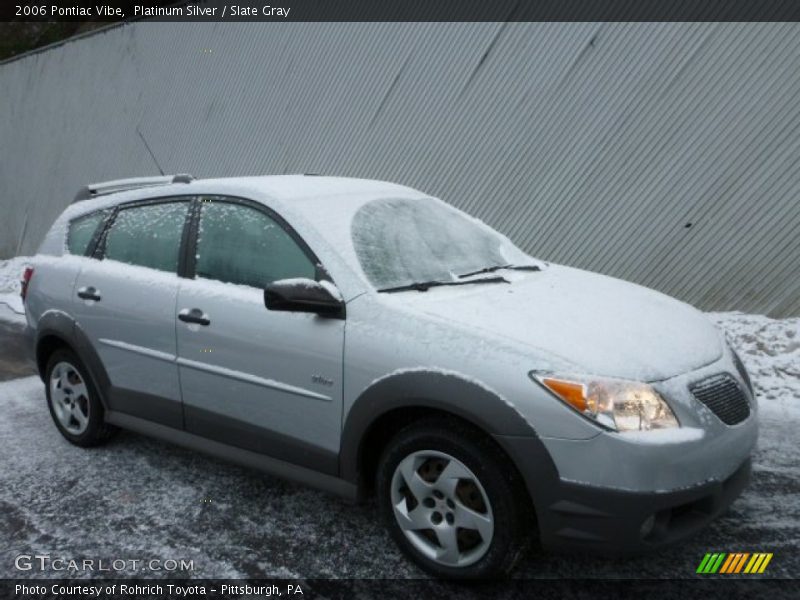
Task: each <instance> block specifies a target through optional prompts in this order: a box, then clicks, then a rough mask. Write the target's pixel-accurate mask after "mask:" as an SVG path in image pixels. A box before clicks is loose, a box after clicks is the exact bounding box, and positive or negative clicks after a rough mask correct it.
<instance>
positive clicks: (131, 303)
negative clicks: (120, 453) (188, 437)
mask: <svg viewBox="0 0 800 600" xmlns="http://www.w3.org/2000/svg"><path fill="white" fill-rule="evenodd" d="M190 204H191V202H190V199H189V198H166V199H159V200H150V201H146V202H141V203H133V204H128V205H122V206H120V207H119V208H118V209H117V210H116V211H115V213H114V215H113V216H112V217H111V219H110V224H109V225H108V227H107V229H106V231H105V233H104V235H103V237H102V238H101V240H100V242H99V246H98V249H97V251H96V257H97V258H99V259H100V260H86V261H85V262H86V264H85V265H84V266H83V268H82V269H81V272H80V274H79V275H78V281H77V282H76V285H75V287H74V288H73V292H74V294H75V296H76V298H75V300H76V303H75V314H76V320H77V322H78V326H79V327H80V328H81V329H82V330H83V332H84V333H85V334H86V335H87V336H88V338H89V340H90V341H91V343H92V346H93V347H94V348H95V350H96V351H97V353H98V355H99V357H100V360H101V362H102V363H103V366H104V367H105V370H106V372H107V374H108V376H109V379H110V383H111V389H110V391H109V397H108V402H109V405H110V406H109V408H110V409H111V410H114V411H120V412H123V413H127V414H130V415H133V416H137V417H142V418H145V419H148V420H151V421H156V422H159V423H162V424H165V425H169V426H171V427H176V428H182V427H183V411H182V406H181V395H180V387H179V384H178V369H177V365H176V364H175V360H176V342H175V312H176V311H175V307H176V300H177V295H178V267H179V262H180V257H181V240H182V237H183V235H184V228H185V227H187V225H188V224H187V217H188V214H189V207H190Z"/></svg>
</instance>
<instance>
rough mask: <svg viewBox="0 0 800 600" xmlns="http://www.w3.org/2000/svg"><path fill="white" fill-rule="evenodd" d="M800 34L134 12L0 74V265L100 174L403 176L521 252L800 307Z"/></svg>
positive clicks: (737, 304) (692, 295)
mask: <svg viewBox="0 0 800 600" xmlns="http://www.w3.org/2000/svg"><path fill="white" fill-rule="evenodd" d="M799 92H800V26H798V25H797V24H714V23H694V24H692V23H652V24H647V23H638V24H636V23H630V24H599V23H586V24H580V23H579V24H557V23H529V24H526V23H519V24H503V23H464V24H457V23H438V24H433V23H430V24H429V23H416V24H415V23H408V24H390V23H360V24H359V23H294V24H291V23H290V24H276V23H259V24H249V23H245V24H232V23H229V24H224V23H219V24H191V25H190V24H169V23H146V22H138V23H134V24H129V25H125V26H122V27H118V28H114V29H110V30H107V31H105V32H101V33H99V34H96V35H92V36H89V37H86V38H84V39H80V40H77V41H74V42H69V43H67V44H65V45H63V46H60V47H56V48H53V49H51V50H47V51H45V52H42V53H38V54H33V55H30V56H26V57H23V58H21V59H19V60H16V61H12V62H8V63H6V64H4V65H0V107H1V108H2V115H3V116H2V120H0V140H2V148H3V150H2V152H3V154H2V160H0V209H1V210H2V213H1V214H2V215H3V217H2V220H0V256H9V255H12V254H15V253H30V252H32V251H34V250H35V248H36V246H37V244H38V243H39V241H40V239H41V238H42V236H43V235H44V233H45V231H46V230H47V228H48V227H49V225H50V223H51V221H52V220H53V219H54V218H55V217H56V215H57V214H58V213H59V212H60V210H61V209H62V208H63V207H64V206H65V205H67V204H68V203H69V201H70V199H71V197H72V195H73V194H74V191H75V190H76V189H77V188H78V187H79V186H80V185H83V184H85V183H87V182H89V181H96V180H103V179H113V178H117V177H126V176H134V175H143V174H153V173H156V169H155V165H154V163H153V161H152V159H151V158H150V155H149V154H148V152H147V150H146V148H145V146H144V143H143V141H142V139H141V137H140V135H139V134H140V133H141V135H142V136H143V137H144V138H145V139H146V140H147V142H148V143H149V145H150V147H151V148H152V150H153V152H154V154H155V155H156V157H157V158H158V160H159V162H160V163H161V165H162V167H163V168H164V170H165V171H166V172H168V173H171V172H172V173H174V172H182V171H188V172H192V173H194V174H195V175H197V176H204V177H205V176H220V175H240V174H265V173H291V172H317V173H326V174H337V175H352V176H361V177H371V178H378V179H386V180H391V181H397V182H400V183H404V184H407V185H411V186H414V187H418V188H421V189H423V190H426V191H429V192H431V193H433V194H435V195H438V196H440V197H442V198H444V199H445V200H448V201H449V202H451V203H453V204H455V205H456V206H459V207H460V208H463V209H465V210H467V211H469V212H471V213H472V214H474V215H476V216H478V217H480V218H482V219H483V220H485V221H487V222H488V223H489V224H491V225H493V226H494V227H496V228H498V229H500V230H501V231H503V232H505V233H507V234H508V235H510V236H511V237H512V238H513V239H514V240H515V241H516V242H517V243H518V244H520V245H521V246H522V247H524V248H525V249H527V250H529V251H530V252H532V253H533V254H535V255H537V256H539V257H542V258H545V259H549V260H553V261H556V262H562V263H567V264H571V265H575V266H579V267H583V268H587V269H591V270H596V271H600V272H603V273H607V274H610V275H614V276H618V277H622V278H625V279H629V280H632V281H636V282H639V283H642V284H644V285H647V286H651V287H654V288H657V289H659V290H662V291H665V292H667V293H669V294H672V295H675V296H677V297H680V298H682V299H685V300H687V301H689V302H692V303H693V304H695V305H697V306H699V307H701V308H704V309H718V310H727V309H739V310H744V311H753V312H763V313H768V314H770V315H773V316H784V315H799V314H800V234H799V232H800V202H799V201H798V193H799V192H800V136H798V132H799V131H800V102H798V98H799V97H800V95H799V94H798V93H799Z"/></svg>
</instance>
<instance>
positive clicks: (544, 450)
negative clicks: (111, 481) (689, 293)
mask: <svg viewBox="0 0 800 600" xmlns="http://www.w3.org/2000/svg"><path fill="white" fill-rule="evenodd" d="M23 297H24V299H25V305H26V313H27V321H28V332H29V334H30V337H31V345H32V349H33V351H34V353H35V358H36V362H37V364H38V367H39V372H40V373H41V376H42V379H43V381H44V383H45V386H46V390H47V401H48V405H49V409H50V413H51V415H52V417H53V421H54V422H55V425H56V427H57V428H58V430H59V431H60V432H61V434H62V435H63V436H64V437H65V438H66V439H67V440H69V441H70V442H72V443H73V444H76V445H78V446H91V445H96V444H99V443H101V442H103V441H104V440H106V439H108V438H109V436H111V435H112V434H113V433H114V432H115V431H116V430H117V428H119V427H122V428H126V429H131V430H133V431H137V432H141V433H143V434H147V435H152V436H156V437H159V438H163V439H165V440H169V441H172V442H175V443H177V444H182V445H184V446H188V447H190V448H194V449H197V450H200V451H204V452H208V453H211V454H214V455H217V456H221V457H225V458H227V459H229V460H232V461H236V462H238V463H241V464H244V465H249V466H252V467H254V468H258V469H262V470H264V471H267V472H269V473H273V474H277V475H279V476H283V477H287V478H291V479H294V480H296V481H300V482H304V483H307V484H309V485H313V486H317V487H320V488H323V489H326V490H329V491H332V492H335V493H337V494H340V495H342V496H345V497H347V498H350V499H353V500H360V499H365V498H368V497H371V496H375V497H376V498H377V502H378V504H379V506H380V510H381V511H382V514H383V517H384V519H385V523H386V526H387V527H388V528H389V530H390V532H391V535H392V536H393V538H394V540H395V541H396V542H397V544H398V545H399V546H400V547H401V548H402V550H403V551H404V552H405V553H406V554H407V555H408V556H409V557H410V558H411V559H412V560H414V561H416V562H417V563H418V564H419V565H420V566H421V567H422V568H424V569H425V570H427V571H429V572H430V573H433V574H435V575H439V576H444V577H456V578H468V577H487V576H496V575H498V574H503V573H507V572H509V571H510V570H511V569H512V567H513V566H514V564H515V562H516V561H517V560H518V558H519V556H520V554H521V553H522V550H523V548H525V545H526V541H528V540H531V539H534V540H538V542H540V543H541V545H542V546H544V547H545V548H558V549H581V550H587V549H588V550H594V551H598V552H602V553H605V554H609V553H624V552H631V551H633V552H637V551H641V550H644V549H648V548H655V547H658V546H660V545H662V544H665V543H669V542H673V541H675V540H678V539H680V538H682V537H684V536H686V535H688V534H690V533H692V532H694V531H696V530H698V529H699V528H701V527H702V526H704V525H705V524H706V523H708V522H709V521H710V520H711V519H712V518H714V517H715V516H716V515H718V514H719V513H720V512H722V511H723V510H725V509H726V508H727V507H728V505H729V504H730V503H731V502H732V501H733V500H734V499H735V498H736V497H737V496H738V495H739V494H740V493H741V491H742V489H743V488H744V486H745V485H746V483H747V479H748V477H749V470H750V460H749V455H750V453H751V451H752V449H753V446H754V444H755V441H756V436H757V418H756V417H757V415H756V412H757V406H756V401H755V398H754V395H753V389H752V387H751V384H750V381H749V379H748V376H747V373H746V372H745V369H744V367H743V366H742V363H741V361H740V360H739V358H738V357H737V356H736V354H735V352H734V351H733V350H732V349H731V348H730V346H728V345H727V343H726V342H725V340H724V338H723V336H722V335H721V334H720V332H719V331H717V330H716V329H715V328H714V327H713V326H712V325H711V324H710V323H709V321H707V320H706V318H705V317H704V316H703V315H702V314H701V313H700V312H698V311H696V310H695V309H693V308H691V307H689V306H687V305H685V304H683V303H680V302H678V301H676V300H673V299H671V298H668V297H666V296H664V295H662V294H659V293H656V292H654V291H651V290H648V289H645V288H642V287H639V286H636V285H632V284H629V283H626V282H623V281H619V280H615V279H611V278H609V277H605V276H602V275H598V274H594V273H589V272H585V271H580V270H577V269H573V268H568V267H565V266H559V265H555V264H549V263H546V262H543V261H541V260H537V259H535V258H532V257H531V256H529V255H527V254H526V253H524V252H522V251H521V250H519V249H518V248H516V247H515V246H514V245H513V244H512V243H511V242H510V241H509V240H508V239H507V238H506V237H504V236H502V235H500V234H499V233H497V232H496V231H494V230H492V229H491V228H489V227H488V226H486V225H484V224H483V223H481V222H480V221H477V220H476V219H473V218H472V217H470V216H467V215H466V214H464V213H462V212H460V211H458V210H456V209H455V208H453V207H451V206H449V205H448V204H445V203H444V202H442V201H440V200H437V199H434V198H431V197H430V196H428V195H426V194H424V193H422V192H419V191H416V190H413V189H410V188H407V187H403V186H400V185H395V184H390V183H383V182H377V181H366V180H357V179H344V178H332V177H315V176H302V175H292V176H274V177H250V178H231V179H210V180H196V179H193V178H192V177H191V176H187V175H177V176H167V177H158V178H137V179H132V180H122V181H114V182H107V183H103V184H95V185H91V186H87V187H86V188H83V189H82V190H81V191H80V192H79V193H78V196H77V198H76V200H75V202H73V203H72V204H71V205H70V206H69V208H67V210H66V211H65V212H64V213H63V214H62V215H61V216H60V217H59V218H58V219H57V221H56V222H55V224H54V225H53V226H52V228H51V230H50V232H49V233H48V234H47V236H46V239H45V240H44V242H43V244H42V246H41V249H40V251H39V254H38V255H37V256H36V257H35V258H34V261H33V264H32V266H31V267H30V268H28V269H27V270H26V272H25V274H24V285H23Z"/></svg>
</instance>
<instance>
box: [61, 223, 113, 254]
mask: <svg viewBox="0 0 800 600" xmlns="http://www.w3.org/2000/svg"><path fill="white" fill-rule="evenodd" d="M105 216H106V213H105V212H96V213H92V214H90V215H85V216H83V217H78V218H77V219H75V220H74V221H72V222H71V223H70V224H69V232H68V233H67V250H69V253H70V254H77V255H79V256H83V255H84V254H86V250H88V248H89V243H90V242H91V241H92V237H93V236H94V232H95V231H97V227H98V226H99V225H100V223H102V222H103V219H104V218H105Z"/></svg>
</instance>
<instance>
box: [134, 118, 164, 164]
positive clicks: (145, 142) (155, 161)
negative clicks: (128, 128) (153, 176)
mask: <svg viewBox="0 0 800 600" xmlns="http://www.w3.org/2000/svg"><path fill="white" fill-rule="evenodd" d="M136 133H138V134H139V137H140V138H142V143H144V147H145V148H147V151H148V152H149V153H150V158H152V159H153V162H154V163H156V168H157V169H158V172H159V173H161V174H162V175H163V174H164V169H162V168H161V165H160V164H158V159H157V158H156V155H155V154H153V151H152V150H151V149H150V144H148V143H147V140H146V139H144V135H142V132H141V131H139V126H138V125H137V126H136Z"/></svg>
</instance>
